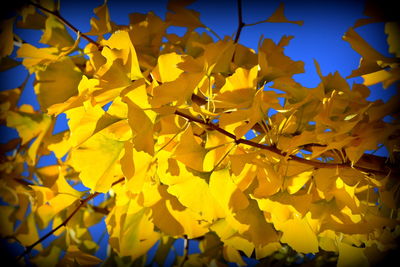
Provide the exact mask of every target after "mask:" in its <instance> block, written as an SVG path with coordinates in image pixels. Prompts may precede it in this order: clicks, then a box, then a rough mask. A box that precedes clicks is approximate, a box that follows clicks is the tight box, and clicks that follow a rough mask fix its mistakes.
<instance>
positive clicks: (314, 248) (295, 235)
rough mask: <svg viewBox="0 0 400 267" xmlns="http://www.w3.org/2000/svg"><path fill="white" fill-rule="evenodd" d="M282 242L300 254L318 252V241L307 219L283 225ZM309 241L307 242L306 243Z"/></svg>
mask: <svg viewBox="0 0 400 267" xmlns="http://www.w3.org/2000/svg"><path fill="white" fill-rule="evenodd" d="M280 230H281V231H282V232H283V235H282V238H281V241H282V242H284V243H288V244H289V245H290V246H291V247H292V248H293V249H295V250H296V251H297V252H300V253H316V252H318V239H317V236H316V234H315V233H314V232H313V230H312V229H311V228H310V226H309V225H308V223H307V220H306V219H304V218H303V219H300V218H294V219H291V220H288V221H287V222H285V223H283V224H282V226H281V228H280ZM305 240H307V241H305Z"/></svg>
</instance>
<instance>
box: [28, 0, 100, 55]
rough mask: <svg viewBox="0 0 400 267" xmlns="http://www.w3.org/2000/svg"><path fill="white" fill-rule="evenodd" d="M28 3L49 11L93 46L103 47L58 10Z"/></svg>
mask: <svg viewBox="0 0 400 267" xmlns="http://www.w3.org/2000/svg"><path fill="white" fill-rule="evenodd" d="M29 4H31V5H33V6H35V7H36V8H38V9H40V10H42V11H44V12H46V13H50V14H52V15H54V16H55V17H56V18H58V19H59V20H60V21H61V22H62V23H64V25H66V26H68V27H69V28H70V29H71V30H73V31H74V32H75V33H76V34H78V33H79V34H80V36H82V38H84V39H86V40H87V41H88V42H89V43H92V44H94V45H95V46H97V48H98V49H99V50H101V49H102V48H103V47H102V46H101V45H100V44H99V43H97V42H96V41H94V40H93V39H92V38H90V37H89V36H87V35H86V34H83V33H82V32H81V31H80V30H78V29H77V28H76V27H75V26H74V25H72V24H71V23H70V22H69V21H67V20H66V19H65V18H64V17H62V16H61V14H60V13H59V12H58V11H51V10H49V9H47V8H45V7H43V6H41V5H39V4H36V3H34V2H31V1H29Z"/></svg>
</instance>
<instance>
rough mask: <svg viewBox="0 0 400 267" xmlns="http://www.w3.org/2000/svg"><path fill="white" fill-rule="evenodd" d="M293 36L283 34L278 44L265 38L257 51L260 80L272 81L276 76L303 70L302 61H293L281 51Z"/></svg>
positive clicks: (289, 74) (290, 74) (288, 74)
mask: <svg viewBox="0 0 400 267" xmlns="http://www.w3.org/2000/svg"><path fill="white" fill-rule="evenodd" d="M292 38H293V36H283V37H282V38H281V40H280V41H279V43H278V44H275V43H274V42H273V41H272V40H271V39H265V40H264V41H263V42H262V44H261V46H260V48H259V52H258V64H259V65H260V71H259V73H258V76H259V79H260V80H261V81H267V82H269V81H273V80H275V79H276V78H279V77H284V76H292V75H294V74H297V73H303V72H304V63H303V62H302V61H293V60H292V59H290V58H289V57H288V56H286V55H285V54H284V53H283V49H284V47H285V46H286V45H288V43H289V41H290V40H291V39H292Z"/></svg>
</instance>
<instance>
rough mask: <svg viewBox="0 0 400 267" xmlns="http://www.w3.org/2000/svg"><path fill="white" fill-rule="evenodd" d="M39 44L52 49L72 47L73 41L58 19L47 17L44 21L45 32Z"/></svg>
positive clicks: (51, 16)
mask: <svg viewBox="0 0 400 267" xmlns="http://www.w3.org/2000/svg"><path fill="white" fill-rule="evenodd" d="M39 42H40V43H42V44H48V45H50V46H53V47H57V48H63V47H71V46H73V44H74V39H72V37H71V36H70V35H69V33H68V32H67V29H66V28H65V26H64V24H63V23H61V22H60V21H59V20H58V18H56V17H55V16H53V15H49V16H48V17H47V19H46V25H45V31H44V33H43V35H42V38H41V39H40V41H39Z"/></svg>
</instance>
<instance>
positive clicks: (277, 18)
mask: <svg viewBox="0 0 400 267" xmlns="http://www.w3.org/2000/svg"><path fill="white" fill-rule="evenodd" d="M284 8H285V5H284V3H280V4H279V6H278V8H277V9H276V10H275V12H274V14H272V15H271V17H269V18H268V19H267V20H265V22H287V23H294V24H297V25H300V26H301V25H303V23H304V22H303V21H302V20H296V21H294V20H288V19H287V18H286V16H285V15H284Z"/></svg>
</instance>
